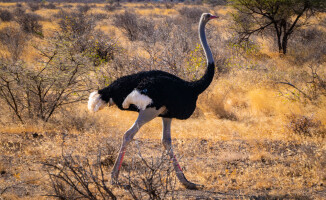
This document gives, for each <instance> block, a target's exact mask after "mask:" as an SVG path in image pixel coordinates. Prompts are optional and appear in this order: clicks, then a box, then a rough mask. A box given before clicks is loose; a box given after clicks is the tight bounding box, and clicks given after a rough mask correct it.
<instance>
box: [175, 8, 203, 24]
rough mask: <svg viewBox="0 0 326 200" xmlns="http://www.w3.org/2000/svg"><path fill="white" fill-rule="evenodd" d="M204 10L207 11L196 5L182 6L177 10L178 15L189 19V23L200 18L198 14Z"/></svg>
mask: <svg viewBox="0 0 326 200" xmlns="http://www.w3.org/2000/svg"><path fill="white" fill-rule="evenodd" d="M204 12H207V11H206V10H204V9H202V8H198V7H182V8H181V9H180V10H179V13H180V15H181V16H184V17H186V18H187V19H189V20H191V23H196V22H198V20H199V19H200V16H201V15H202V14H203V13H204Z"/></svg>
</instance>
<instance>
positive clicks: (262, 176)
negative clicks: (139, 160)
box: [0, 3, 326, 199]
mask: <svg viewBox="0 0 326 200" xmlns="http://www.w3.org/2000/svg"><path fill="white" fill-rule="evenodd" d="M14 5H15V4H9V3H0V6H1V7H7V6H14ZM70 5H72V6H73V7H76V6H77V4H70ZM61 6H63V4H61ZM102 6H103V5H97V7H96V8H92V9H91V10H90V11H89V12H90V13H98V12H101V13H105V12H104V11H103V10H102ZM138 6H140V4H131V3H130V4H123V9H125V8H135V9H136V12H137V13H138V14H141V15H145V16H146V15H150V16H155V15H176V14H178V11H177V9H178V8H179V6H182V5H176V6H175V7H173V8H172V9H165V8H164V7H162V8H138ZM136 7H137V8H136ZM123 9H121V10H116V11H114V12H113V13H119V12H122V10H123ZM57 11H58V10H57V9H56V10H50V12H48V10H44V9H41V10H38V11H37V13H38V14H39V15H41V16H43V17H44V18H49V16H50V15H53V14H55V13H57ZM228 11H229V8H227V7H226V8H224V7H221V8H218V9H217V11H216V12H217V13H218V14H220V15H222V17H221V21H219V22H215V23H214V25H216V26H219V27H220V30H221V31H220V32H221V35H222V36H221V37H222V38H227V37H229V36H230V34H229V33H228V32H227V31H228V30H227V29H226V28H227V22H228V20H229V16H228V15H227V12H228ZM113 13H110V14H109V15H110V16H111V15H113ZM324 17H325V16H324ZM109 21H110V19H109V20H108V22H107V21H105V22H103V23H102V22H101V23H100V24H99V25H98V27H97V28H99V29H101V30H103V31H110V32H116V35H117V36H118V37H119V38H120V39H121V44H122V46H124V47H128V45H130V41H127V39H126V38H125V37H124V36H123V35H122V34H121V30H118V29H117V28H116V27H114V26H112V25H111V24H110V23H109ZM41 23H42V25H43V32H44V35H45V37H48V36H50V35H51V33H52V32H53V30H56V29H57V27H58V24H57V23H58V22H57V21H56V20H52V21H49V20H44V21H42V22H41ZM0 26H1V27H0V28H3V27H4V26H7V25H6V23H2V24H1V25H0ZM323 28H324V27H323ZM33 42H34V43H32V42H31V43H30V44H29V45H28V47H26V49H27V51H26V52H24V54H23V59H24V60H26V61H28V62H30V63H33V61H34V60H35V59H37V55H36V53H35V52H34V51H33V50H32V49H33V48H32V45H33V44H35V43H38V44H40V40H39V39H35V40H34V41H33ZM256 42H257V43H259V44H260V49H259V52H258V53H257V54H255V55H250V57H249V56H248V57H247V59H248V60H246V62H247V63H255V64H256V66H266V68H267V69H266V70H265V71H264V70H247V69H243V68H241V66H242V64H243V63H241V62H242V61H241V60H238V61H237V59H238V58H239V57H236V56H234V57H232V58H230V59H229V60H230V63H229V65H230V66H231V67H232V69H231V70H230V72H229V73H228V74H225V75H220V76H219V77H218V78H216V79H215V80H214V81H213V83H212V85H211V86H210V87H209V89H208V90H207V91H205V92H204V93H203V94H202V95H201V96H200V98H199V101H198V105H197V110H196V112H195V114H194V116H193V117H191V118H190V119H188V120H185V121H183V120H174V121H173V122H172V124H173V125H172V137H173V146H174V148H175V152H176V155H177V156H178V158H179V160H180V162H181V163H180V164H181V166H182V167H183V168H184V171H185V174H186V176H187V178H188V179H189V180H191V181H194V182H196V183H199V184H203V185H205V188H204V189H203V190H202V191H196V192H192V191H187V190H185V189H184V188H183V187H182V186H181V185H177V189H178V199H189V198H191V199H196V198H221V199H255V198H258V199H259V198H261V199H325V198H326V171H325V168H326V141H325V132H324V137H322V135H321V136H316V137H308V136H303V135H298V134H295V133H294V132H293V130H291V129H289V123H290V122H291V116H299V115H304V116H309V117H310V116H312V117H313V119H314V120H316V121H318V122H320V123H321V125H320V127H317V128H320V130H318V131H325V128H324V127H325V126H326V98H325V97H324V96H321V97H320V98H318V100H316V101H314V102H309V101H303V100H302V99H291V98H288V96H287V95H284V93H281V92H286V91H289V90H291V89H293V88H288V87H279V86H278V85H275V84H274V83H275V80H280V79H281V78H283V77H287V75H284V74H291V73H293V74H295V73H296V67H297V68H300V67H302V66H294V65H293V60H295V58H294V57H293V55H287V56H283V57H281V56H280V55H279V54H278V53H274V52H273V51H272V50H273V47H272V46H271V45H270V44H269V41H268V40H267V39H266V40H264V39H263V40H260V39H257V41H256ZM225 51H226V50H225ZM223 52H224V51H223ZM0 54H1V55H4V54H5V52H4V50H3V49H1V50H0ZM143 56H144V55H143ZM222 56H223V55H222ZM144 57H146V56H144ZM291 91H293V90H291ZM4 109H5V108H4ZM4 109H3V110H4ZM2 114H3V115H2V116H1V120H0V199H1V198H3V199H48V197H44V196H42V195H46V194H49V191H50V187H49V185H48V183H49V180H48V176H47V174H46V171H45V170H44V168H43V166H42V162H45V161H48V160H59V159H60V157H61V155H62V150H64V151H65V152H69V153H72V152H73V154H74V155H77V156H85V157H87V156H90V157H91V156H94V155H96V153H97V151H98V149H99V148H109V147H112V148H114V149H118V148H119V145H120V143H121V138H122V136H123V133H124V132H125V131H126V130H127V129H128V128H129V127H130V126H131V125H132V124H133V122H134V121H135V119H136V118H137V113H133V112H122V111H120V110H119V109H118V108H115V107H110V108H105V109H103V110H101V111H100V112H98V113H95V114H90V113H88V112H87V110H86V103H85V102H83V103H81V104H78V105H75V106H74V107H72V108H71V109H70V110H69V111H68V112H65V113H57V114H56V116H55V117H54V118H55V119H54V120H53V121H52V122H50V123H43V122H35V121H34V122H33V121H30V122H28V123H27V124H25V125H19V124H16V123H13V122H12V120H11V119H12V118H13V117H12V115H11V114H10V113H9V112H2ZM161 123H162V122H161V119H159V118H157V119H154V120H153V121H151V122H150V123H148V124H146V125H145V126H144V127H143V128H142V129H141V130H140V131H139V133H137V135H136V137H135V140H137V141H138V142H139V143H140V144H141V150H142V151H143V155H146V156H148V157H149V156H151V155H154V156H160V154H159V153H158V154H157V155H156V153H157V152H162V151H163V147H162V145H161V141H160V140H161ZM315 128H316V127H315ZM136 148H137V145H136V144H135V143H132V144H131V146H130V148H129V149H128V152H127V154H126V160H125V163H124V164H125V165H124V166H123V167H122V169H123V172H122V173H125V174H126V173H127V172H126V171H125V170H124V167H126V166H127V165H128V162H130V160H131V159H132V158H133V157H135V156H136V154H135V151H136ZM104 156H108V155H104ZM129 164H130V163H129ZM111 168H112V166H111V165H109V166H107V167H106V170H107V171H106V175H105V176H106V178H107V179H108V180H109V179H110V178H109V172H110V170H111ZM6 188H7V189H6ZM4 189H6V190H5V191H4ZM2 191H4V192H3V194H1V192H2ZM113 192H114V193H115V194H117V195H118V196H119V197H120V198H122V199H129V198H130V197H129V196H126V193H125V191H124V190H122V189H119V188H114V190H113Z"/></svg>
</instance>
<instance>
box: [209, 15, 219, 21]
mask: <svg viewBox="0 0 326 200" xmlns="http://www.w3.org/2000/svg"><path fill="white" fill-rule="evenodd" d="M216 18H218V17H217V16H215V15H212V16H211V17H210V18H209V19H210V20H211V19H216Z"/></svg>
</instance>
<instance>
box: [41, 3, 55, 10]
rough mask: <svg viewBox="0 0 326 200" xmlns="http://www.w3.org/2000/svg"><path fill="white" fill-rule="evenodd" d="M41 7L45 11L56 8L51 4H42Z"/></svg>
mask: <svg viewBox="0 0 326 200" xmlns="http://www.w3.org/2000/svg"><path fill="white" fill-rule="evenodd" d="M42 7H43V8H46V9H56V8H57V6H56V5H55V4H54V3H52V2H50V3H44V4H42Z"/></svg>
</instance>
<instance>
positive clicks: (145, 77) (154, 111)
mask: <svg viewBox="0 0 326 200" xmlns="http://www.w3.org/2000/svg"><path fill="white" fill-rule="evenodd" d="M214 18H217V17H216V16H213V15H211V14H209V13H204V14H202V16H201V18H200V22H199V37H200V41H201V44H202V47H203V49H204V51H205V54H206V59H207V69H206V72H205V75H204V76H203V77H202V78H201V79H199V80H197V81H193V82H188V81H184V80H182V79H181V78H179V77H177V76H175V75H172V74H169V73H167V72H164V71H157V70H153V71H144V72H139V73H136V74H132V75H128V76H123V77H121V78H119V79H117V80H116V81H114V82H113V83H112V84H111V85H109V86H108V87H106V88H103V89H101V90H98V91H95V92H92V93H91V94H90V96H89V101H88V109H89V110H91V111H93V112H96V111H98V110H100V109H102V108H103V107H104V106H105V105H106V104H109V105H114V104H115V105H117V106H118V108H119V109H121V110H130V111H136V112H139V115H138V118H137V120H136V122H135V123H134V124H133V126H132V127H131V128H130V129H129V130H128V131H127V132H126V133H125V134H124V136H123V142H122V145H121V148H120V152H119V156H118V158H117V160H116V161H115V164H114V167H113V170H112V173H111V180H112V183H113V184H116V183H118V181H117V180H118V175H119V170H120V168H121V164H122V160H123V156H124V155H125V152H126V148H127V145H128V144H129V143H130V142H131V140H132V139H133V137H134V136H135V134H136V133H137V131H138V130H139V129H140V127H142V126H143V125H144V124H146V123H147V122H149V121H151V120H152V119H154V118H155V117H158V116H159V117H162V120H163V137H162V143H163V146H164V147H165V149H166V150H167V152H168V154H169V155H170V157H171V159H172V161H173V167H174V170H175V171H176V175H177V177H178V179H179V180H180V182H181V183H182V184H183V185H184V186H185V187H186V188H189V189H196V188H197V187H198V185H196V184H194V183H191V182H189V181H188V180H187V179H186V177H185V176H184V174H183V172H182V170H181V167H180V165H179V164H178V161H177V159H176V157H175V155H174V154H173V150H172V146H171V121H172V118H176V119H187V118H189V117H190V116H191V115H192V113H193V112H194V110H195V108H196V101H197V98H198V95H199V94H201V93H202V92H203V91H204V90H205V89H206V88H207V87H208V86H209V85H210V83H211V82H212V79H213V76H214V68H215V65H214V59H213V55H212V52H211V50H210V48H209V46H208V44H207V40H206V35H205V25H206V23H207V22H208V21H209V20H211V19H214Z"/></svg>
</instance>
